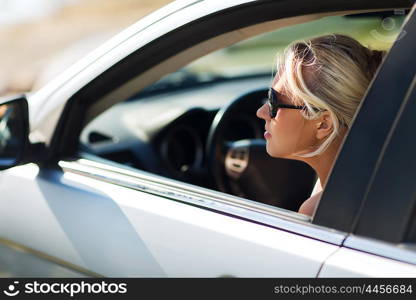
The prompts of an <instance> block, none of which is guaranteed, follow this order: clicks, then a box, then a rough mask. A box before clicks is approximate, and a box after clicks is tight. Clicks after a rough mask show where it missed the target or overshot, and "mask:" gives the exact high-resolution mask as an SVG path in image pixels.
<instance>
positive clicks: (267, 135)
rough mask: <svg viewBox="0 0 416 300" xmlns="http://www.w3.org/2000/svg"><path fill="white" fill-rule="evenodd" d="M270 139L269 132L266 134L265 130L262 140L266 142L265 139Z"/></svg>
mask: <svg viewBox="0 0 416 300" xmlns="http://www.w3.org/2000/svg"><path fill="white" fill-rule="evenodd" d="M271 137H272V135H271V134H270V132H268V131H267V130H266V131H265V132H264V138H265V139H266V140H267V139H270V138H271Z"/></svg>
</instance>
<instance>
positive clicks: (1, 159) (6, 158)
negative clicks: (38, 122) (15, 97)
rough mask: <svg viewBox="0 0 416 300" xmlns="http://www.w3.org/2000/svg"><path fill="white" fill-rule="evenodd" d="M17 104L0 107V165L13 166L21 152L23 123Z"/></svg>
mask: <svg viewBox="0 0 416 300" xmlns="http://www.w3.org/2000/svg"><path fill="white" fill-rule="evenodd" d="M19 117H21V116H19V107H18V103H12V104H2V105H0V164H1V165H2V166H5V165H12V164H14V163H15V162H16V161H17V159H18V157H19V155H20V152H21V150H22V146H23V145H21V141H22V134H23V122H22V120H19Z"/></svg>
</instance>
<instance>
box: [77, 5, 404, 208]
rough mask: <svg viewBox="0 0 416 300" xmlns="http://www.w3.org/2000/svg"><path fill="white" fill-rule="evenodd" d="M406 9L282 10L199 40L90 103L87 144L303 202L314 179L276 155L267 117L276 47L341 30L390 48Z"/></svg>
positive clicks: (96, 152) (167, 171)
mask: <svg viewBox="0 0 416 300" xmlns="http://www.w3.org/2000/svg"><path fill="white" fill-rule="evenodd" d="M407 13H408V11H407V10H406V11H405V10H394V11H392V10H389V11H371V12H359V11H358V12H354V13H351V12H349V13H348V14H345V13H342V12H336V13H326V14H315V15H306V16H299V17H293V18H285V19H279V20H276V21H269V22H265V23H261V24H257V25H251V26H249V27H246V28H243V29H239V30H235V31H232V32H228V33H225V34H222V35H220V36H217V37H215V38H212V39H210V40H207V41H205V42H203V43H200V44H198V45H195V46H194V47H191V48H189V49H187V50H185V51H183V52H181V53H178V54H177V55H176V56H174V57H172V58H170V59H167V60H165V61H163V62H161V63H160V64H158V65H157V66H156V67H154V68H152V69H151V70H148V71H146V72H145V73H144V74H140V76H137V77H136V78H133V79H132V80H129V81H128V82H126V83H125V84H123V85H122V86H121V87H119V88H117V90H115V91H112V92H111V93H109V94H107V95H105V96H104V98H103V99H102V100H101V101H98V102H97V103H96V104H94V105H93V106H92V107H91V108H90V109H89V111H88V113H87V120H86V123H85V126H84V128H83V130H82V133H81V135H80V151H81V152H82V153H83V154H84V155H88V157H89V158H91V157H93V158H94V157H96V158H100V159H105V160H108V161H111V162H114V163H117V164H118V165H120V166H124V167H125V168H128V169H130V170H131V169H134V170H141V171H144V172H148V173H151V174H155V175H159V176H163V177H165V178H169V179H171V180H176V181H180V182H185V183H188V184H192V185H195V186H198V187H203V188H206V189H211V190H215V191H219V192H223V193H226V194H230V195H235V196H238V197H241V198H245V199H249V200H253V201H255V202H258V203H262V204H265V205H269V206H273V207H276V208H280V209H285V210H289V211H294V212H297V210H298V209H299V207H300V205H301V204H302V203H303V201H305V200H306V199H307V198H309V196H310V195H311V193H312V192H313V188H314V185H315V182H316V179H317V178H316V174H315V172H314V170H313V169H312V168H311V167H309V166H308V165H306V164H304V163H303V162H299V161H294V160H286V159H279V158H272V157H270V156H269V155H268V154H267V153H266V150H265V140H264V138H263V132H264V121H263V120H260V119H258V118H257V117H256V110H257V109H258V108H259V107H260V106H261V105H262V104H263V103H264V101H266V98H267V91H268V87H269V86H270V84H271V80H272V78H273V72H274V63H275V61H276V56H277V55H278V54H279V53H280V52H281V51H282V50H283V49H284V48H285V47H286V46H287V45H288V44H289V43H291V42H293V41H296V40H301V39H308V38H311V37H314V36H319V35H324V34H331V33H340V34H346V35H349V36H352V37H354V38H356V39H357V40H359V41H360V42H361V43H362V44H364V45H366V46H369V47H370V48H373V49H384V50H388V49H389V48H390V47H391V45H392V43H393V41H394V40H395V39H396V38H397V35H398V34H399V31H400V27H401V24H402V23H403V21H404V19H405V17H406V14H407Z"/></svg>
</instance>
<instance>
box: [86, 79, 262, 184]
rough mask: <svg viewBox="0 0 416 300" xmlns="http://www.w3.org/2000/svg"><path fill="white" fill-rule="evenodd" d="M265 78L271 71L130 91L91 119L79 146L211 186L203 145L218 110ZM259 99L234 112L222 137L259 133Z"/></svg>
mask: <svg viewBox="0 0 416 300" xmlns="http://www.w3.org/2000/svg"><path fill="white" fill-rule="evenodd" d="M269 83H270V75H269V76H254V77H251V78H245V79H238V80H224V81H222V82H216V83H210V84H201V85H199V86H194V87H192V88H184V89H180V90H173V91H170V90H167V91H163V92H158V93H156V94H151V95H145V96H138V97H133V98H132V99H129V100H128V101H124V102H122V103H119V104H117V105H114V106H113V107H111V108H110V109H108V110H107V111H105V112H104V113H102V114H101V115H99V116H98V117H96V118H95V119H94V120H92V121H91V122H90V123H89V124H88V125H87V126H86V127H85V128H84V130H83V131H82V133H81V137H80V143H81V149H82V151H85V152H87V153H91V154H94V155H97V156H100V157H102V158H105V159H109V160H111V161H115V162H118V163H121V164H125V165H128V166H130V167H134V168H137V169H142V170H145V171H149V172H152V173H155V174H158V175H162V176H166V177H169V178H173V179H177V180H181V181H185V182H189V183H192V184H196V185H200V186H204V187H207V188H215V187H214V186H213V183H212V180H210V174H209V168H208V166H207V151H206V147H207V138H208V135H209V132H210V130H211V127H212V124H213V120H214V118H215V116H216V114H217V112H218V111H219V110H220V109H221V108H222V107H224V106H226V105H228V104H229V103H231V102H232V101H233V100H235V99H237V98H238V97H240V96H242V95H244V94H246V93H248V92H251V91H253V90H256V89H261V88H263V89H266V88H267V86H268V84H269ZM265 95H266V94H265ZM261 101H263V99H259V101H258V102H257V103H253V105H251V106H250V107H249V108H247V109H244V108H242V110H241V111H239V112H238V113H237V114H236V115H235V117H234V116H233V117H232V119H231V120H230V122H229V123H228V125H227V130H226V131H225V133H224V134H225V136H224V140H225V141H236V140H241V139H254V138H262V137H263V131H264V130H263V128H264V121H263V120H260V119H258V118H257V117H256V115H255V114H256V109H257V108H258V107H260V106H261V104H262V102H261Z"/></svg>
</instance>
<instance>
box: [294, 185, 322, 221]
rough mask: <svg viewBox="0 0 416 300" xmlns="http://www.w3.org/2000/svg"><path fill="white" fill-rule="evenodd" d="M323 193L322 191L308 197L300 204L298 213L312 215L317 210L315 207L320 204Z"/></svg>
mask: <svg viewBox="0 0 416 300" xmlns="http://www.w3.org/2000/svg"><path fill="white" fill-rule="evenodd" d="M321 195H322V191H320V192H318V193H316V194H314V195H312V196H310V197H309V198H308V199H306V200H305V201H304V202H303V203H302V205H301V206H300V208H299V211H298V213H301V214H304V215H308V216H311V217H312V215H313V213H314V212H315V207H316V205H317V204H318V202H319V199H321Z"/></svg>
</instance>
